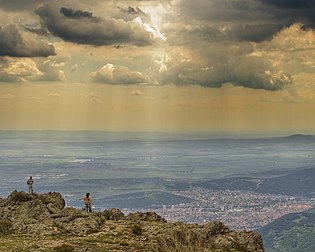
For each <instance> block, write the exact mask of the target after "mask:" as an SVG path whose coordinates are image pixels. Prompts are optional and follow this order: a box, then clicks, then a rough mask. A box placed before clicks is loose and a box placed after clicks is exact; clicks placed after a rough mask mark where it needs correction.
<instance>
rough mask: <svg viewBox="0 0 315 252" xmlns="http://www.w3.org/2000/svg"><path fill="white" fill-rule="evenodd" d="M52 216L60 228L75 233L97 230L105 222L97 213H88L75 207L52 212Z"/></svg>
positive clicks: (88, 232)
mask: <svg viewBox="0 0 315 252" xmlns="http://www.w3.org/2000/svg"><path fill="white" fill-rule="evenodd" d="M51 218H52V219H53V222H54V224H55V225H56V226H57V227H58V228H60V229H62V230H63V231H66V232H68V233H71V234H75V235H85V234H90V233H94V232H97V231H98V230H99V229H100V227H101V225H102V223H103V222H102V220H101V218H99V217H98V215H97V214H96V213H87V212H84V211H82V210H79V209H75V208H65V209H63V210H62V211H60V212H58V213H56V214H52V215H51Z"/></svg>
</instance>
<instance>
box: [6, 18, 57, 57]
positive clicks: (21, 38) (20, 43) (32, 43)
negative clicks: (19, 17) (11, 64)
mask: <svg viewBox="0 0 315 252" xmlns="http://www.w3.org/2000/svg"><path fill="white" fill-rule="evenodd" d="M50 55H55V48H54V46H53V45H50V44H48V43H47V42H46V41H43V40H40V39H39V38H38V37H35V36H34V35H33V34H31V33H29V32H22V31H21V30H20V29H19V27H18V26H16V25H14V24H9V25H5V26H3V27H0V56H12V57H48V56H50Z"/></svg>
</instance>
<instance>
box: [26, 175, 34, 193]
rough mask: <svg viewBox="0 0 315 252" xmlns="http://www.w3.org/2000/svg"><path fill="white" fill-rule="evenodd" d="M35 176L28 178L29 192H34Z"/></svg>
mask: <svg viewBox="0 0 315 252" xmlns="http://www.w3.org/2000/svg"><path fill="white" fill-rule="evenodd" d="M33 183H34V181H33V178H32V176H30V178H29V179H28V180H27V182H26V184H27V185H28V193H29V194H33Z"/></svg>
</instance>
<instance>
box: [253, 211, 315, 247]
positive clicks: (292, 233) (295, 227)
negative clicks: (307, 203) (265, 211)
mask: <svg viewBox="0 0 315 252" xmlns="http://www.w3.org/2000/svg"><path fill="white" fill-rule="evenodd" d="M258 232H259V233H260V234H261V235H262V237H263V240H264V245H265V248H266V251H270V252H275V251H286V252H310V251H315V208H313V209H311V210H308V211H305V212H301V213H293V214H288V215H285V216H283V217H281V218H279V219H277V220H275V221H273V222H271V223H269V224H268V225H266V226H264V227H262V228H261V229H259V230H258Z"/></svg>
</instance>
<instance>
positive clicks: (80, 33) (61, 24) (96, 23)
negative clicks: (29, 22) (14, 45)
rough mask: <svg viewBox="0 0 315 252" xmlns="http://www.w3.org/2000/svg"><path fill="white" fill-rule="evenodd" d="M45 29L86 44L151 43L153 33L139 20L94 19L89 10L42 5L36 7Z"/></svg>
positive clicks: (142, 44) (61, 36)
mask: <svg viewBox="0 0 315 252" xmlns="http://www.w3.org/2000/svg"><path fill="white" fill-rule="evenodd" d="M36 13H37V14H38V15H39V16H40V17H41V19H42V20H43V23H44V25H45V26H46V27H47V29H48V30H49V31H50V32H51V33H52V34H54V35H55V36H58V37H60V38H62V39H64V40H66V41H70V42H75V43H79V44H89V45H98V46H100V45H111V44H115V43H131V44H135V45H138V46H145V45H150V44H152V43H153V38H154V36H153V33H151V32H149V31H148V30H147V29H146V27H145V25H144V23H142V22H134V21H130V22H126V21H124V20H122V19H114V18H105V17H104V18H98V17H95V16H93V14H92V13H91V12H87V11H81V10H73V9H70V8H66V7H61V8H57V7H55V6H53V5H48V4H47V5H44V6H41V7H39V8H38V9H37V10H36Z"/></svg>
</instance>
